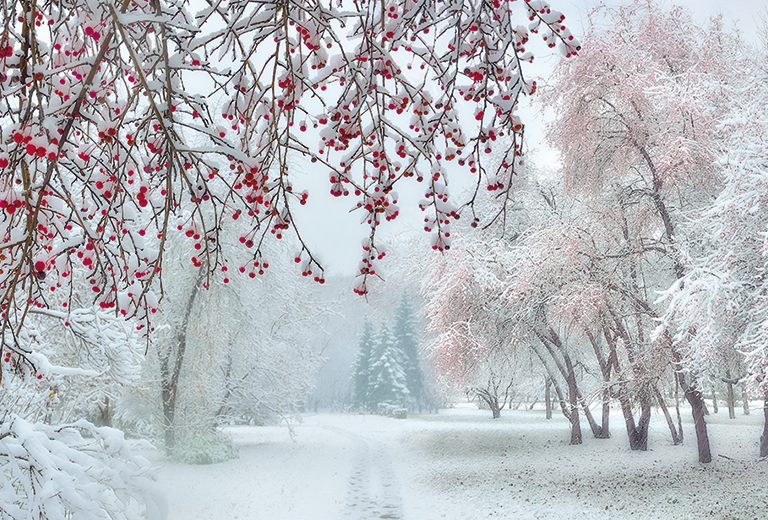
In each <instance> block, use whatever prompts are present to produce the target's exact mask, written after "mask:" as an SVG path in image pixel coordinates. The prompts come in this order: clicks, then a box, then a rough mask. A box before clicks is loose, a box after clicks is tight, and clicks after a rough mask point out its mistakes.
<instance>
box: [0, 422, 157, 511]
mask: <svg viewBox="0 0 768 520" xmlns="http://www.w3.org/2000/svg"><path fill="white" fill-rule="evenodd" d="M165 509H166V506H165V503H164V500H163V498H162V495H161V494H160V493H159V492H157V491H156V490H155V489H154V488H153V469H152V465H151V463H150V462H149V461H148V460H147V459H146V458H144V457H143V456H140V455H136V454H135V453H134V451H133V450H132V448H131V446H129V444H128V442H126V440H125V439H124V437H123V434H122V433H121V432H120V431H119V430H115V429H113V428H108V427H96V426H94V425H93V424H91V423H89V422H87V421H84V420H80V421H77V422H75V423H72V424H65V425H58V426H48V425H45V424H41V423H30V422H28V421H25V420H24V419H22V418H20V417H18V416H10V417H6V418H5V420H4V421H3V422H2V424H0V518H3V519H6V518H12V519H15V520H23V519H29V518H45V519H46V520H59V519H62V520H63V519H65V518H76V519H78V520H107V519H110V520H118V519H125V520H129V519H130V520H132V519H136V520H138V519H141V518H147V519H151V520H154V519H161V518H165V513H164V511H165Z"/></svg>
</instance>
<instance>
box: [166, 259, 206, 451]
mask: <svg viewBox="0 0 768 520" xmlns="http://www.w3.org/2000/svg"><path fill="white" fill-rule="evenodd" d="M207 273H208V263H207V262H205V261H204V262H203V264H202V265H201V266H200V269H199V270H198V273H197V279H196V280H195V285H194V286H193V287H192V294H190V295H189V300H188V301H187V307H186V309H185V310H184V316H183V317H182V320H181V324H180V325H179V329H178V331H177V334H176V349H175V352H174V349H172V348H170V346H169V347H167V348H168V350H167V352H165V353H163V354H161V355H160V375H161V378H162V381H161V383H160V386H161V397H162V400H163V430H164V434H165V448H166V449H167V450H169V451H172V450H173V448H174V447H175V446H176V435H175V431H174V420H175V418H176V397H177V396H178V390H179V375H180V374H181V368H182V365H183V364H184V353H185V351H186V349H187V327H188V325H189V317H190V315H191V314H192V309H193V308H194V306H195V299H196V298H197V295H198V293H199V291H200V287H202V285H203V280H205V276H206V275H207ZM174 354H175V358H174V359H173V365H171V358H172V357H173V356H174Z"/></svg>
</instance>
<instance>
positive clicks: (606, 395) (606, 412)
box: [584, 327, 612, 439]
mask: <svg viewBox="0 0 768 520" xmlns="http://www.w3.org/2000/svg"><path fill="white" fill-rule="evenodd" d="M584 332H585V333H586V335H587V338H588V339H589V342H590V343H591V344H592V349H593V350H594V351H595V357H596V358H597V363H598V365H599V366H600V372H601V373H602V374H603V382H604V383H605V388H604V389H603V415H602V424H601V426H600V428H599V430H598V433H597V434H596V435H595V437H597V438H598V439H608V438H609V437H610V436H611V433H610V430H609V422H610V414H611V391H610V384H611V367H612V365H611V363H610V362H609V360H610V359H611V357H610V356H609V359H608V360H607V359H606V358H605V355H604V353H603V351H602V349H601V348H600V344H599V343H598V342H597V338H596V337H595V336H594V335H593V334H592V332H590V330H589V329H588V328H586V327H585V328H584Z"/></svg>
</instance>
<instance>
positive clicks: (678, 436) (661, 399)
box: [655, 388, 683, 446]
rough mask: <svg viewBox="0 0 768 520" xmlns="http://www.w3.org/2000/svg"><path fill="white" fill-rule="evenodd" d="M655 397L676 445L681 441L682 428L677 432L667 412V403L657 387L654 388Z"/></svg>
mask: <svg viewBox="0 0 768 520" xmlns="http://www.w3.org/2000/svg"><path fill="white" fill-rule="evenodd" d="M655 390H656V399H657V400H658V402H659V407H660V408H661V411H662V412H664V418H665V419H666V420H667V426H668V427H669V432H670V433H671V434H672V442H673V443H674V444H675V446H677V445H678V444H682V443H683V436H682V430H680V433H678V431H677V428H675V421H673V420H672V416H671V415H670V413H669V410H668V409H667V403H665V402H664V396H663V395H661V392H659V389H658V388H656V389H655Z"/></svg>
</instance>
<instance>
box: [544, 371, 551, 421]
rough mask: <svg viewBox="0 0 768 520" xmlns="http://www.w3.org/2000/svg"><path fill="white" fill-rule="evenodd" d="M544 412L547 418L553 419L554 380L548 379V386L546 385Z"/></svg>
mask: <svg viewBox="0 0 768 520" xmlns="http://www.w3.org/2000/svg"><path fill="white" fill-rule="evenodd" d="M544 410H545V412H544V413H545V418H546V419H551V418H552V380H551V379H549V378H546V384H545V385H544Z"/></svg>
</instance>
